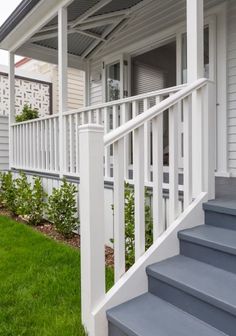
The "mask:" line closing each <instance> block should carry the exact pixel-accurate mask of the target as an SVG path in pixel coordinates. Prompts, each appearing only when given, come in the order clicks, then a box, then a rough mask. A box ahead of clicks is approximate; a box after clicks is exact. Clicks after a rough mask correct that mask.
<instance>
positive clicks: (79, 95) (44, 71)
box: [16, 57, 85, 114]
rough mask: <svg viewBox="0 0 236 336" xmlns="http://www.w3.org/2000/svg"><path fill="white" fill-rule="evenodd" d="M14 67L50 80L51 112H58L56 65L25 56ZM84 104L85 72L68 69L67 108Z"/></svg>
mask: <svg viewBox="0 0 236 336" xmlns="http://www.w3.org/2000/svg"><path fill="white" fill-rule="evenodd" d="M16 68H17V69H21V70H23V71H28V72H30V73H32V74H41V75H45V76H47V77H49V78H50V81H51V82H52V113H54V114H56V113H58V106H59V98H58V66H57V65H55V64H50V63H45V62H40V61H37V60H33V59H30V58H27V57H24V58H23V59H22V60H20V61H19V62H17V63H16ZM84 104H85V73H84V71H80V70H78V69H75V68H69V69H68V109H70V110H72V109H76V108H81V107H83V106H84Z"/></svg>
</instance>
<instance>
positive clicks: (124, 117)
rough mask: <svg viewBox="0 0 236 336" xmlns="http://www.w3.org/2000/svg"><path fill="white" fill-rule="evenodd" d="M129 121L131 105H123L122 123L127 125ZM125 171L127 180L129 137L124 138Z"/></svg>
mask: <svg viewBox="0 0 236 336" xmlns="http://www.w3.org/2000/svg"><path fill="white" fill-rule="evenodd" d="M128 120H129V104H128V103H124V104H122V105H121V112H120V123H121V125H123V124H125V123H126V122H127V121H128ZM124 151H125V152H124V167H125V168H124V169H125V179H128V177H129V172H128V169H129V136H125V137H124Z"/></svg>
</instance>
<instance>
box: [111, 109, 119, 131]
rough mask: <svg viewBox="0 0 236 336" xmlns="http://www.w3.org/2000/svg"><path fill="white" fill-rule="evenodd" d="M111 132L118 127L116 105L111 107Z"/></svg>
mask: <svg viewBox="0 0 236 336" xmlns="http://www.w3.org/2000/svg"><path fill="white" fill-rule="evenodd" d="M112 120H113V130H114V129H116V128H117V127H118V126H119V110H118V105H114V106H113V107H112Z"/></svg>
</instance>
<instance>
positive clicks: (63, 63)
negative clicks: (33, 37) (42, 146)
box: [58, 7, 68, 177]
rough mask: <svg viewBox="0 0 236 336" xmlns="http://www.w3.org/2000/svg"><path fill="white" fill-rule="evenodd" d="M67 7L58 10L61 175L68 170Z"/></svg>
mask: <svg viewBox="0 0 236 336" xmlns="http://www.w3.org/2000/svg"><path fill="white" fill-rule="evenodd" d="M67 25H68V18H67V8H65V7H63V8H60V9H59V10H58V86H59V165H60V177H62V176H63V174H64V173H65V171H66V167H65V161H66V160H65V159H64V158H65V156H66V155H67V153H66V134H65V130H64V122H65V121H64V118H63V113H64V112H66V110H67V95H68V93H67V91H68V90H67V67H68V56H67V52H68V51H67V50H68V42H67Z"/></svg>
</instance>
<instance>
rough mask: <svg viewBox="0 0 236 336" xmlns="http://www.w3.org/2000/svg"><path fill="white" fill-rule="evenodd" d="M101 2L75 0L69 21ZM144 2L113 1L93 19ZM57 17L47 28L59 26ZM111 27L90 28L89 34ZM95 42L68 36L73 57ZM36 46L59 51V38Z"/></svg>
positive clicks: (41, 42) (101, 31) (69, 14)
mask: <svg viewBox="0 0 236 336" xmlns="http://www.w3.org/2000/svg"><path fill="white" fill-rule="evenodd" d="M99 1H100V0H90V1H87V0H74V1H73V2H72V3H71V4H70V5H69V7H68V21H69V22H70V21H73V20H75V19H76V18H78V17H79V16H81V15H82V14H84V13H85V12H86V11H87V10H89V9H90V8H91V7H93V6H94V5H96V3H98V2H99ZM142 1H143V0H119V1H117V0H112V2H111V3H109V4H108V5H106V6H104V7H102V8H101V9H100V10H99V11H98V12H96V15H94V16H93V17H96V16H98V17H99V15H101V14H106V13H110V12H116V11H120V10H124V9H129V8H131V7H133V6H134V5H136V4H138V3H139V2H142ZM57 21H58V20H57V17H55V18H54V19H53V20H51V21H50V22H49V23H48V24H47V25H46V27H48V26H51V25H55V24H57ZM108 27H109V25H105V26H99V27H95V28H90V29H89V30H88V32H91V33H94V34H97V35H102V34H103V32H104V31H105V30H106V29H107V28H108ZM94 41H95V39H94V38H91V37H89V36H85V35H83V34H79V33H75V34H68V52H69V53H70V54H73V55H77V56H81V55H82V54H83V52H84V51H85V50H86V49H87V48H89V47H90V45H91V44H92V43H93V42H94ZM34 44H37V45H40V46H43V47H47V48H51V49H57V47H58V41H57V37H53V38H50V39H45V40H42V41H37V42H34Z"/></svg>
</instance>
